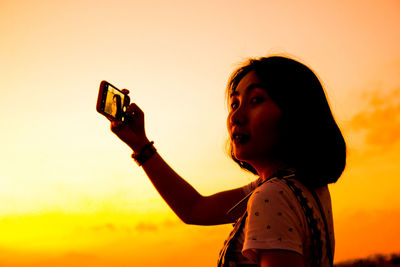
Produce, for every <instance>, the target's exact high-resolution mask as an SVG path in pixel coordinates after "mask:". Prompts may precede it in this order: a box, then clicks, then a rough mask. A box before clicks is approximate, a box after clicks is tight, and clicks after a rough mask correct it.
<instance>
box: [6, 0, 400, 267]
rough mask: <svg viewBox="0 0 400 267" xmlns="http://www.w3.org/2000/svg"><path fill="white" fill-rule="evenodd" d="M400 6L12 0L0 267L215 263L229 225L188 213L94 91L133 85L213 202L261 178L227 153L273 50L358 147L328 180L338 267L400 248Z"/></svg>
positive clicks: (181, 166)
mask: <svg viewBox="0 0 400 267" xmlns="http://www.w3.org/2000/svg"><path fill="white" fill-rule="evenodd" d="M399 11H400V5H399V2H398V1H385V2H378V1H362V3H361V2H357V1H353V2H349V1H344V2H332V3H327V2H326V1H316V0H308V1H289V0H287V1H279V2H278V1H275V2H272V1H257V0H254V1H222V0H221V1H183V0H172V1H107V0H106V1H100V2H93V1H50V0H40V1H28V0H23V1H11V0H5V1H1V3H0V17H1V20H0V36H1V44H2V49H1V50H0V58H1V61H0V73H1V87H0V88H1V89H0V90H1V98H0V112H1V117H0V124H1V131H0V170H1V174H0V236H1V238H0V249H1V253H0V265H1V266H21V267H22V266H41V267H43V266H71V265H74V266H111V265H114V266H116V265H115V264H120V266H125V265H132V266H169V265H170V266H188V265H190V266H210V265H214V264H215V262H216V260H217V256H218V252H219V249H220V248H221V246H222V243H223V240H224V239H225V238H226V236H227V234H228V233H229V231H230V229H231V225H223V226H213V227H201V226H189V225H185V224H183V223H182V222H181V221H180V220H179V219H178V218H177V217H176V215H175V214H174V213H173V212H172V211H171V210H170V209H169V207H168V205H167V204H166V203H164V202H163V201H162V199H161V197H160V196H159V195H158V193H157V191H156V190H155V189H154V188H153V186H152V184H151V182H150V181H149V180H148V179H147V177H146V175H145V174H144V172H143V170H141V168H138V167H137V166H136V164H135V163H134V162H133V161H132V159H131V158H130V154H131V151H130V149H129V148H128V147H127V146H126V145H125V144H123V143H122V142H121V141H119V140H118V138H117V137H116V136H115V135H114V134H113V133H112V132H111V131H110V125H109V121H108V120H107V119H105V118H104V117H103V116H101V115H100V114H98V113H97V112H96V110H95V106H96V100H97V93H98V86H99V84H100V81H101V80H107V81H109V82H110V83H112V84H113V85H115V86H117V87H118V88H119V89H123V88H127V89H129V90H130V96H131V99H132V101H134V102H135V103H137V104H138V105H139V106H140V107H141V108H142V109H143V111H144V112H145V120H146V133H147V135H148V138H149V139H150V140H154V141H155V145H156V147H157V150H158V151H159V153H160V154H161V155H162V157H163V158H164V159H165V160H166V161H167V162H168V163H169V164H170V166H172V167H173V168H174V169H175V170H176V171H177V172H178V173H179V174H180V175H181V176H182V177H183V178H185V179H186V180H187V181H188V182H190V183H191V184H192V185H193V186H194V187H195V188H196V189H197V190H198V191H199V192H200V193H202V194H203V195H209V194H213V193H216V192H218V191H221V190H226V189H230V188H234V187H238V186H242V185H244V184H246V183H248V182H250V181H251V180H252V179H254V176H253V175H251V174H248V173H245V172H243V171H241V170H240V169H239V167H238V166H237V165H235V164H234V162H233V161H232V160H230V159H229V158H228V157H227V156H226V154H225V153H224V150H223V148H224V142H225V139H226V138H227V131H226V115H227V113H226V109H225V105H224V90H225V85H226V82H227V79H228V77H229V75H230V73H231V72H232V71H233V70H234V69H235V68H236V66H237V64H238V63H240V62H242V61H243V60H244V59H246V58H247V57H258V56H265V55H268V54H270V53H286V54H288V55H292V56H294V57H295V58H298V59H300V60H302V61H303V62H305V63H306V64H307V65H309V66H311V67H312V68H313V70H314V71H315V72H316V73H317V74H318V76H319V77H320V78H321V80H322V81H323V82H324V85H325V89H326V93H327V95H328V98H329V103H330V105H331V107H332V111H333V113H334V115H335V118H336V120H337V121H338V123H339V125H340V126H341V128H342V130H343V133H344V135H345V137H346V140H347V143H348V154H349V158H348V165H347V169H346V170H345V172H344V174H343V176H342V178H341V179H340V180H339V182H338V183H337V184H334V185H330V190H331V194H332V201H333V203H332V204H333V209H334V218H335V234H336V236H335V237H336V242H337V243H336V244H337V246H336V248H337V249H336V254H335V262H339V261H342V260H346V259H350V258H354V257H361V256H367V255H369V254H372V253H378V252H379V253H391V252H396V250H398V248H399V244H398V240H400V234H399V232H398V230H396V229H397V228H396V227H395V226H396V225H397V224H398V222H399V221H400V215H399V212H400V196H399V194H398V193H397V188H398V186H399V180H398V177H399V175H400V171H399V170H398V168H397V166H398V165H399V162H400V158H399V156H398V155H400V153H399V151H400V143H399V136H400V130H399V127H398V125H400V124H399V115H398V114H400V113H399V111H400V108H399V107H400V103H399V99H400V98H399V96H400V95H399V92H400V91H399V88H400V75H399V73H400V72H399V70H400V52H399V49H398V48H399V47H400V34H398V33H399V32H398V25H400V17H399V16H398V14H399ZM388 217H389V218H388ZM355 218H361V219H359V220H358V222H357V223H358V224H357V226H355V225H354V224H353V222H354V220H355ZM396 223H397V224H396ZM357 229H360V230H357ZM369 229H379V230H375V231H379V234H378V233H376V232H373V231H370V232H369ZM370 240H377V242H368V241H370ZM367 243H368V246H364V244H367ZM192 251H197V253H195V255H193V253H192ZM198 255H202V256H201V257H199V256H198Z"/></svg>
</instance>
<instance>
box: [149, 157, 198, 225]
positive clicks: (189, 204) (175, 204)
mask: <svg viewBox="0 0 400 267" xmlns="http://www.w3.org/2000/svg"><path fill="white" fill-rule="evenodd" d="M142 167H143V170H144V171H145V173H146V174H147V176H148V177H149V179H150V181H151V182H152V184H153V185H154V187H155V188H156V189H157V191H158V193H159V194H160V195H161V197H162V198H163V199H164V200H165V202H167V204H168V205H169V206H170V207H171V209H172V210H173V211H174V212H175V213H176V215H178V217H179V218H180V219H181V220H182V221H184V222H185V223H187V222H189V221H190V219H191V218H190V216H191V214H192V210H193V207H194V206H195V205H196V203H197V202H198V201H199V200H200V199H201V198H202V196H201V195H200V194H199V193H198V192H197V191H196V189H194V188H193V187H192V186H191V185H190V184H189V183H188V182H186V181H185V180H184V179H183V178H182V177H180V176H179V175H178V174H177V173H176V172H175V171H174V170H173V169H172V168H171V167H170V166H169V165H168V164H167V163H166V162H165V161H164V159H163V158H162V157H161V156H160V155H159V154H158V152H157V151H156V152H155V154H154V155H153V156H151V158H149V159H148V160H147V161H145V162H144V163H143V164H142Z"/></svg>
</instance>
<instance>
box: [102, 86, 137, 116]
mask: <svg viewBox="0 0 400 267" xmlns="http://www.w3.org/2000/svg"><path fill="white" fill-rule="evenodd" d="M129 103H130V98H129V96H128V95H126V94H124V93H122V92H121V91H120V90H119V89H118V88H117V87H115V86H114V85H112V84H111V83H109V82H107V81H101V83H100V88H99V95H98V97H97V105H96V110H97V111H98V112H99V113H100V114H102V115H104V116H106V117H107V118H108V119H110V120H119V121H125V120H126V117H125V116H126V109H127V107H128V106H129Z"/></svg>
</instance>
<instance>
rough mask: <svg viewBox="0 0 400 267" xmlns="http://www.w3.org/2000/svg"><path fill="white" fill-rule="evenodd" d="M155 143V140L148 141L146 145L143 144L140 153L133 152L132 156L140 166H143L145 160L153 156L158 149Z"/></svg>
mask: <svg viewBox="0 0 400 267" xmlns="http://www.w3.org/2000/svg"><path fill="white" fill-rule="evenodd" d="M153 144H154V141H151V142H148V143H147V144H146V145H144V146H143V148H142V150H141V151H140V152H139V153H138V154H135V153H132V158H133V159H134V160H135V162H136V163H137V164H138V165H139V166H141V165H142V164H143V163H144V162H145V161H147V160H148V159H149V158H151V157H152V156H153V155H154V153H155V152H156V151H157V149H156V148H155V147H154V146H153Z"/></svg>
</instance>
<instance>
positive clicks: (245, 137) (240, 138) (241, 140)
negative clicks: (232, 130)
mask: <svg viewBox="0 0 400 267" xmlns="http://www.w3.org/2000/svg"><path fill="white" fill-rule="evenodd" d="M249 140H250V136H248V135H242V134H239V135H235V136H234V138H233V142H234V143H235V144H237V145H238V144H244V143H246V142H247V141H249Z"/></svg>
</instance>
